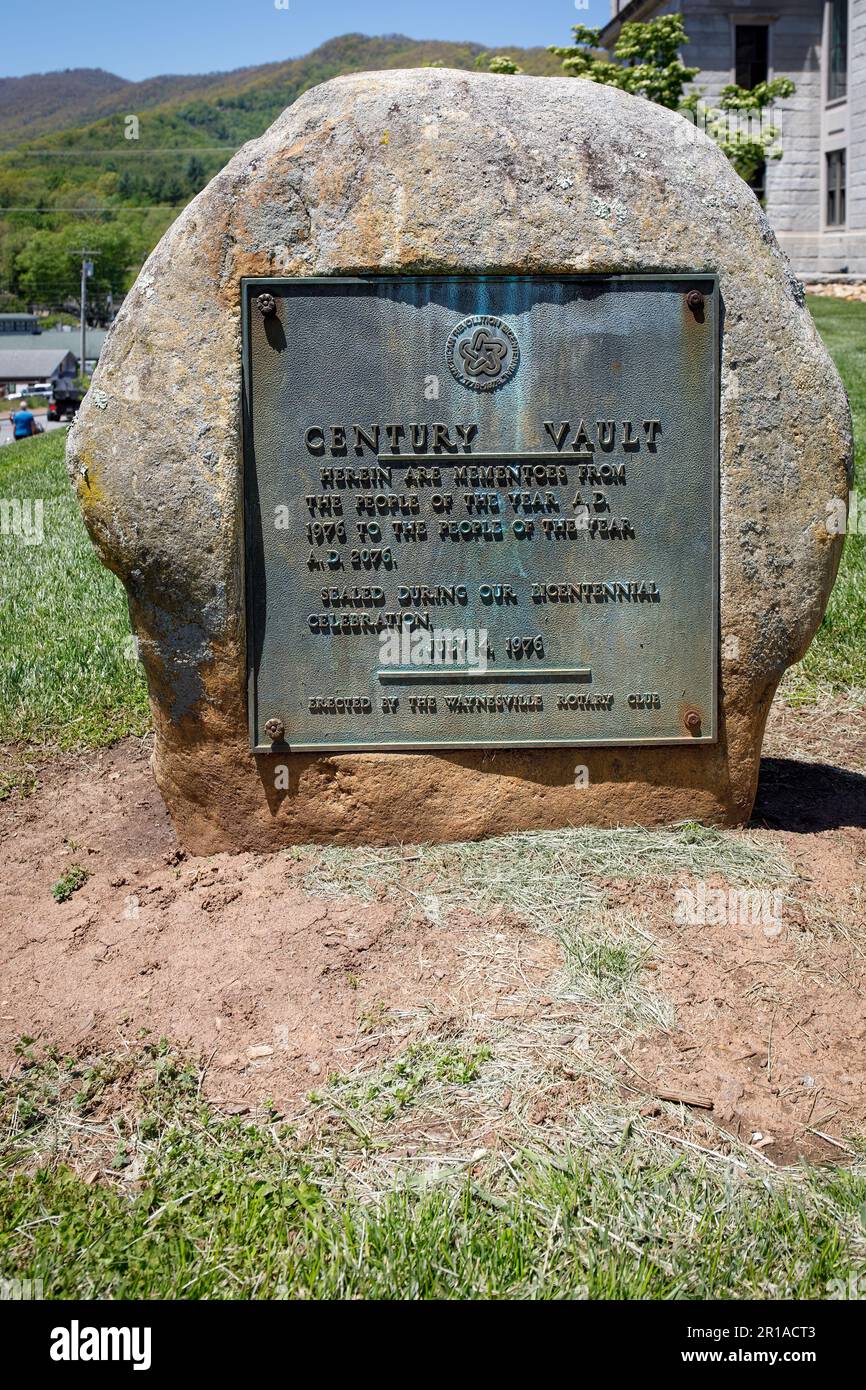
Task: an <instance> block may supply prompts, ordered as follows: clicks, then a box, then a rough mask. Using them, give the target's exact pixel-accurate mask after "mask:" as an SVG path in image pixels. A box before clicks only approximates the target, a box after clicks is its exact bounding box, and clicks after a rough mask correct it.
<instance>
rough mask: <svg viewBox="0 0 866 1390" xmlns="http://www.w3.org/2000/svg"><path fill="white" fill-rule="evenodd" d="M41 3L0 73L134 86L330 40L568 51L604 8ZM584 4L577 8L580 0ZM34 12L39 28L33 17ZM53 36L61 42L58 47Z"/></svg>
mask: <svg viewBox="0 0 866 1390" xmlns="http://www.w3.org/2000/svg"><path fill="white" fill-rule="evenodd" d="M288 3H289V8H288V10H285V9H277V8H276V5H275V3H274V0H80V3H79V4H78V5H77V6H73V7H72V8H70V5H69V0H41V3H40V4H39V6H38V7H37V10H35V11H33V13H32V14H31V15H30V17H29V18H28V19H26V20H25V19H24V18H22V25H23V28H22V34H23V35H24V37H23V38H22V41H21V42H12V41H9V34H10V33H11V32H13V30H14V27H15V26H14V25H13V26H12V28H11V29H10V26H9V25H7V26H6V27H7V42H6V43H4V44H3V45H2V52H0V75H3V76H5V77H17V76H21V75H22V74H23V73H29V72H45V71H50V70H52V69H56V68H61V67H63V68H74V67H89V68H107V69H108V70H109V71H110V72H116V73H119V74H120V76H121V77H129V78H132V79H134V80H136V81H137V80H139V79H141V78H143V77H155V76H156V75H157V74H158V73H166V72H212V71H216V70H224V69H228V68H237V67H245V66H247V65H249V64H253V63H269V62H275V61H279V60H280V59H283V58H296V57H298V56H299V55H300V54H302V53H308V52H309V51H310V49H311V48H315V47H316V46H317V45H318V44H320V43H322V42H323V41H324V40H325V39H330V38H334V37H335V36H336V35H338V34H346V33H362V34H395V33H396V34H409V35H410V36H411V37H413V38H421V39H469V40H473V41H475V42H478V43H483V44H486V45H489V46H490V47H491V48H493V47H495V48H504V47H505V46H507V44H508V43H513V44H519V45H521V46H529V45H533V44H540V45H544V44H549V43H566V42H567V41H568V39H569V36H570V30H571V25H572V24H602V23H604V21H605V20H606V19H607V18H608V16H609V14H610V5H609V0H589V5H588V8H587V9H577V7H576V4H575V0H522V3H521V0H474V3H467V0H436V3H423V0H402V3H399V0H364V2H363V3H355V4H349V3H347V2H346V0H288ZM578 3H581V4H582V3H583V0H578ZM37 14H38V22H35V21H36V15H37ZM51 34H55V35H62V39H61V40H60V42H59V43H54V42H51V41H50V40H49V39H48V36H49V35H51Z"/></svg>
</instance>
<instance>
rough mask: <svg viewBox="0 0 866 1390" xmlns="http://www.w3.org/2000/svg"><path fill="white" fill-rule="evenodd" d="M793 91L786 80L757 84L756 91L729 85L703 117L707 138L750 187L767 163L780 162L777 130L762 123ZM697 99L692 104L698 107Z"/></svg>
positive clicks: (698, 99) (750, 88) (773, 126)
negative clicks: (716, 103) (775, 103)
mask: <svg viewBox="0 0 866 1390" xmlns="http://www.w3.org/2000/svg"><path fill="white" fill-rule="evenodd" d="M795 90H796V88H795V87H794V83H793V82H792V81H791V79H790V78H789V77H777V78H775V79H774V80H773V81H772V82H759V83H758V84H757V86H755V87H749V88H746V87H738V86H737V85H736V84H735V83H733V82H732V83H729V85H728V86H727V87H725V88H724V89H723V90H722V96H721V100H720V102H719V106H718V108H717V109H712V108H711V109H710V110H708V111H706V112H705V113H704V121H705V125H706V131H707V134H708V135H709V136H710V138H711V139H712V140H715V142H716V144H717V145H718V146H719V149H721V150H722V151H724V153H725V155H727V157H728V159H729V160H730V161H731V163H732V164H733V166H734V168H735V169H736V171H737V173H738V174H739V175H740V177H741V178H743V179H745V180H746V183H752V182H753V180H755V179H756V178H757V177H758V174H759V172H760V170H761V168H762V166H763V165H764V164H765V162H766V161H767V160H768V159H781V158H782V149H781V146H780V145H779V144H778V143H777V141H778V139H779V135H780V131H779V128H778V126H775V125H773V124H772V123H770V124H767V123H766V122H765V112H766V110H767V108H768V107H771V106H772V105H773V103H774V102H776V101H778V100H779V98H781V97H789V96H792V95H793V93H794V91H795ZM699 102H700V98H699V97H698V98H697V100H696V102H695V109H696V110H697V109H698V107H699Z"/></svg>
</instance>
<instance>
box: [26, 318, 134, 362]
mask: <svg viewBox="0 0 866 1390" xmlns="http://www.w3.org/2000/svg"><path fill="white" fill-rule="evenodd" d="M107 334H108V329H106V328H88V330H87V356H88V357H89V358H90V357H98V356H99V354H100V352H101V351H102V344H103V343H104V342H105V339H106V336H107ZM80 341H81V340H80V338H79V336H78V329H77V328H73V329H70V331H69V332H68V333H67V332H64V330H63V329H62V328H49V329H46V330H45V331H44V332H43V333H33V334H25V333H4V332H3V320H2V318H0V352H2V351H4V350H5V349H7V348H8V349H14V351H15V352H20V351H21V350H22V349H23V347H24V343H25V342H26V343H27V346H28V347H31V348H33V349H38V350H40V351H45V350H47V349H48V348H51V350H52V351H57V350H58V349H59V350H60V351H61V352H71V353H74V355H75V356H76V357H77V356H78V351H79V343H80Z"/></svg>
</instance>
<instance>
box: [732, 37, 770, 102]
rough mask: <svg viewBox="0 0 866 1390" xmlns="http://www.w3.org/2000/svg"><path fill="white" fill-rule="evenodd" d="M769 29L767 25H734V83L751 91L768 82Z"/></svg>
mask: <svg viewBox="0 0 866 1390" xmlns="http://www.w3.org/2000/svg"><path fill="white" fill-rule="evenodd" d="M769 32H770V31H769V27H768V26H767V25H766V24H735V25H734V81H735V82H736V84H737V86H738V87H746V88H747V89H748V90H749V91H751V89H752V87H757V85H758V83H759V82H766V80H767V77H768V74H769V71H770V68H769V45H768V36H769Z"/></svg>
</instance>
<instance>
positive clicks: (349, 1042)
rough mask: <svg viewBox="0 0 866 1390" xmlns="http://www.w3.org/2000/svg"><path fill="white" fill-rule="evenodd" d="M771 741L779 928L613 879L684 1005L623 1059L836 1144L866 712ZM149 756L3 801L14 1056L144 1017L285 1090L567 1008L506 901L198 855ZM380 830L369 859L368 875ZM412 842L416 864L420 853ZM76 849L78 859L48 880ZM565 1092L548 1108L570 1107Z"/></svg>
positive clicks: (633, 1042)
mask: <svg viewBox="0 0 866 1390" xmlns="http://www.w3.org/2000/svg"><path fill="white" fill-rule="evenodd" d="M767 753H768V756H767V758H766V760H765V763H764V775H763V777H762V783H761V789H760V792H759V798H758V804H757V807H756V813H755V821H754V828H753V831H752V834H753V835H755V836H757V837H759V839H760V840H761V841H762V842H766V843H767V844H772V845H777V846H779V847H781V848H783V849H784V852H785V855H786V856H787V859H788V861H789V862H790V863H791V864H792V865H793V867H794V870H795V874H796V878H795V879H794V880H792V884H791V886H790V887H789V889H786V899H785V909H784V926H783V929H782V930H781V931H776V930H775V929H773V930H771V931H770V932H767V931H765V930H764V929H763V928H762V927H761V926H760V925H758V926H750V925H748V924H746V925H742V926H730V925H725V926H713V925H704V926H682V925H677V924H676V923H675V922H674V921H673V919H672V913H671V910H670V891H669V889H668V891H667V893H666V894H665V893H664V892H661V891H657V890H656V888H654V887H653V885H652V883H651V882H649V881H642V882H638V883H635V882H633V881H632V882H630V883H629V882H622V883H619V882H617V881H616V880H613V879H611V880H608V881H606V883H605V884H604V885H603V886H604V887H605V889H606V890H607V891H608V893H609V894H610V898H611V900H615V901H616V902H618V903H619V904H620V905H622V904H623V903H626V904H628V906H630V907H631V908H633V909H634V914H635V917H636V919H637V920H638V921H639V922H640V924H641V927H642V930H643V932H644V933H645V934H646V937H647V940H648V941H651V942H652V943H653V944H652V946H650V947H649V948H648V955H647V961H646V966H647V968H646V970H645V971H644V973H643V975H642V985H643V987H644V988H646V989H649V990H652V991H656V992H657V993H658V994H659V995H661V996H663V997H664V998H665V999H666V1000H667V1001H669V1003H670V1005H671V1006H672V1008H673V1016H674V1017H675V1020H676V1021H675V1024H674V1026H673V1027H670V1028H664V1027H660V1028H658V1029H652V1028H649V1029H644V1030H643V1031H642V1032H641V1034H640V1036H639V1037H637V1038H636V1039H635V1038H634V1037H631V1038H630V1039H629V1040H628V1041H627V1042H626V1041H623V1043H622V1044H621V1046H622V1049H623V1054H622V1055H623V1056H624V1057H625V1059H626V1060H625V1062H624V1064H623V1065H620V1064H619V1063H618V1062H617V1064H616V1066H615V1070H616V1071H617V1073H618V1075H619V1077H620V1079H621V1081H622V1083H623V1086H624V1091H623V1094H627V1093H628V1088H632V1094H634V1092H639V1093H643V1094H644V1099H645V1101H646V1106H647V1107H648V1111H649V1114H650V1117H651V1118H653V1123H657V1124H658V1125H659V1126H660V1127H664V1128H671V1129H673V1128H674V1127H675V1116H674V1115H672V1112H671V1111H670V1109H669V1108H668V1109H665V1108H664V1103H663V1102H662V1103H661V1104H660V1105H659V1106H656V1107H655V1108H656V1109H657V1110H658V1114H657V1116H654V1097H655V1096H657V1095H659V1094H663V1093H665V1092H673V1093H676V1092H682V1093H684V1094H687V1095H689V1094H695V1093H697V1094H698V1095H703V1096H705V1097H707V1098H708V1099H711V1100H712V1103H713V1104H712V1110H711V1111H709V1110H708V1111H707V1112H706V1114H707V1117H708V1119H709V1120H711V1123H712V1124H713V1125H715V1126H718V1127H719V1128H720V1129H721V1131H722V1132H723V1133H729V1134H731V1135H733V1136H736V1137H737V1138H738V1139H740V1140H742V1141H744V1142H746V1143H750V1142H751V1143H754V1144H755V1145H756V1146H757V1147H758V1148H759V1150H760V1151H761V1152H763V1153H765V1155H766V1156H767V1157H768V1158H769V1159H771V1161H775V1162H786V1161H789V1160H792V1159H794V1158H796V1157H797V1156H798V1155H801V1154H806V1155H809V1156H811V1157H822V1158H828V1159H829V1158H832V1159H839V1158H841V1157H843V1155H844V1152H845V1149H846V1148H847V1146H848V1141H849V1139H850V1138H852V1137H854V1136H857V1135H859V1134H862V1132H863V1128H864V1125H866V1046H864V1044H866V1009H864V994H863V982H864V974H863V966H864V962H866V955H864V949H866V931H864V930H863V928H864V926H866V922H864V917H866V913H864V910H863V909H864V884H866V777H864V775H863V773H864V770H866V744H864V720H863V713H862V711H857V710H852V709H851V708H850V707H848V706H844V707H842V706H840V707H839V708H837V709H836V710H835V712H833V713H831V714H830V715H828V714H827V712H826V711H818V712H815V711H800V712H796V713H795V712H792V711H789V710H784V709H783V710H779V711H777V712H775V713H774V716H773V719H772V721H771V728H770V735H769V738H768V744H767ZM818 757H820V761H818V760H817V759H818ZM147 758H148V748H147V743H146V741H145V742H138V741H136V740H127V741H126V742H125V743H123V744H121V745H119V746H117V747H116V748H114V749H110V750H106V751H104V752H101V753H98V754H91V755H88V756H87V757H82V758H75V759H73V758H67V759H62V760H58V761H55V762H53V763H52V764H50V765H48V766H46V767H45V768H44V769H43V770H42V771H41V772H40V775H39V787H38V789H37V790H36V791H35V792H34V793H33V794H32V795H31V796H29V797H28V798H26V799H23V800H22V799H19V798H18V797H16V796H13V797H10V798H9V799H7V800H6V801H5V802H2V803H0V835H2V843H3V857H2V866H0V911H2V924H3V926H2V933H0V1050H2V1056H3V1060H4V1064H6V1065H7V1066H8V1065H14V1045H15V1043H16V1041H17V1040H18V1039H19V1038H20V1037H21V1036H22V1035H28V1036H30V1037H34V1038H36V1039H37V1040H39V1041H40V1042H42V1043H45V1044H48V1043H50V1044H53V1045H55V1046H58V1047H59V1048H61V1049H62V1050H64V1051H70V1052H82V1051H87V1052H98V1051H99V1049H100V1048H108V1049H111V1048H116V1047H117V1046H118V1043H119V1042H120V1041H121V1040H122V1039H124V1038H126V1039H134V1038H136V1037H140V1036H143V1035H144V1034H143V1030H149V1032H148V1034H147V1036H149V1037H150V1038H151V1039H153V1038H158V1037H163V1036H164V1037H166V1038H168V1039H169V1040H170V1041H171V1042H172V1043H173V1044H176V1045H178V1046H179V1047H181V1048H183V1049H185V1050H188V1051H190V1052H192V1053H193V1054H194V1055H195V1056H198V1057H199V1058H202V1059H204V1060H205V1061H206V1063H207V1073H206V1081H205V1088H206V1091H207V1092H208V1093H209V1095H210V1096H211V1098H212V1099H213V1100H215V1101H216V1102H218V1103H221V1104H224V1105H227V1106H233V1107H235V1108H243V1107H244V1106H246V1105H255V1104H256V1103H259V1102H260V1101H261V1100H262V1099H263V1098H265V1097H268V1098H273V1100H274V1101H275V1103H276V1104H277V1105H279V1106H280V1107H281V1108H292V1107H297V1105H298V1104H300V1103H301V1102H302V1100H303V1097H304V1096H305V1094H306V1093H307V1092H308V1091H309V1090H310V1089H311V1088H314V1087H316V1086H317V1085H320V1084H321V1083H322V1082H323V1081H324V1080H325V1079H326V1077H327V1076H328V1075H329V1074H330V1073H332V1072H337V1073H346V1072H350V1071H354V1070H356V1069H358V1068H359V1067H360V1068H362V1069H363V1068H366V1067H371V1068H372V1067H373V1066H375V1065H376V1064H377V1063H379V1062H381V1061H382V1060H383V1059H384V1058H385V1057H386V1056H388V1055H389V1054H391V1053H393V1052H394V1051H395V1050H399V1049H400V1048H401V1047H402V1046H404V1045H405V1042H406V1039H408V1038H411V1037H414V1036H418V1035H419V1032H421V1031H423V1029H424V1028H426V1027H429V1028H430V1029H432V1030H434V1031H441V1030H443V1029H445V1030H448V1029H449V1028H451V1029H453V1031H454V1033H455V1035H456V1034H457V1033H459V1032H461V1031H464V1032H465V1029H466V1027H467V1022H471V1020H473V1019H475V1020H477V1019H482V1020H483V1019H488V1020H496V1021H497V1027H498V1028H499V1029H500V1031H501V1028H502V1027H503V1026H504V1027H505V1028H508V1027H511V1026H513V1027H514V1028H515V1030H518V1031H519V1027H520V1026H521V1025H522V1023H525V1019H526V1011H525V1008H524V1006H523V1005H521V1006H520V1008H519V1009H518V1011H517V1012H518V1013H519V1014H520V1015H521V1018H520V1020H518V1021H515V1022H514V1024H513V1025H512V1024H509V1022H508V1020H509V1018H511V1017H512V1013H510V1012H509V1007H510V1006H509V1000H510V999H511V998H512V996H515V997H516V996H518V995H519V996H520V997H521V998H522V999H526V998H527V997H530V996H531V997H532V999H534V1000H535V1001H536V1003H537V1002H538V1001H541V1002H540V1005H539V1008H540V1010H541V1012H542V1013H543V1012H544V1010H545V1009H546V1008H549V1006H552V998H551V997H548V996H547V992H548V991H549V994H550V996H553V995H554V994H555V993H556V979H557V976H558V974H559V972H560V970H561V968H562V963H563V962H562V957H561V952H560V950H559V948H558V947H557V945H556V944H555V942H554V941H553V940H552V939H551V938H546V937H545V936H544V935H543V934H539V932H538V931H537V930H534V929H532V928H530V927H528V926H527V925H526V924H525V923H523V922H521V921H520V919H519V917H517V916H516V915H515V914H514V913H508V912H503V911H491V913H489V914H488V915H486V916H485V915H483V914H479V913H477V912H476V913H472V912H469V911H466V912H461V913H458V914H457V915H455V914H454V912H450V913H449V914H448V915H447V917H444V918H442V919H441V920H440V919H439V918H438V917H437V915H436V914H435V913H433V914H431V913H429V912H428V911H426V910H425V908H424V904H423V901H422V900H421V898H420V897H419V899H418V903H417V910H412V908H411V904H410V910H408V911H407V910H398V909H397V907H395V904H394V901H393V897H392V896H389V895H388V894H387V893H386V892H385V890H384V888H383V890H382V893H381V896H380V898H379V900H376V898H375V896H374V898H373V900H372V901H363V900H361V899H359V898H357V897H353V896H348V895H344V896H334V895H328V896H322V895H319V894H317V893H312V892H310V891H308V888H305V880H306V879H307V877H308V874H309V872H310V870H311V869H314V868H315V867H316V863H317V860H316V856H317V853H318V852H317V851H316V850H310V851H308V852H303V851H294V850H291V851H284V852H282V853H279V854H275V855H268V856H265V855H260V856H256V855H235V856H226V855H221V856H215V857H212V858H207V859H195V858H187V857H186V856H185V855H184V854H183V852H182V851H181V850H180V848H179V846H178V844H177V841H176V837H175V835H174V832H173V829H172V827H171V825H170V823H169V820H168V817H167V815H166V813H165V810H164V808H163V806H162V803H161V801H160V798H159V796H158V793H157V792H156V789H155V787H154V784H153V781H152V779H151V776H150V772H149V769H148V763H147ZM731 833H733V834H736V833H737V832H731ZM356 853H358V854H361V855H362V856H363V855H364V853H365V852H364V851H356ZM382 853H383V851H380V850H375V849H373V850H370V851H369V862H368V863H367V862H366V861H365V862H364V863H362V864H361V867H362V868H364V869H366V868H369V877H370V880H372V882H373V883H374V884H375V881H376V875H377V863H378V862H379V856H380V855H381V854H382ZM393 853H394V852H393V851H390V852H389V854H390V855H391V857H392V859H393ZM402 853H404V854H405V857H406V863H407V869H408V868H409V867H410V866H411V865H412V863H413V859H417V855H414V856H413V852H412V850H411V849H407V850H405V851H403V852H402ZM77 867H80V868H81V869H83V870H85V871H86V879H85V881H84V882H83V884H82V885H81V886H80V887H79V888H78V889H77V890H75V891H73V892H71V895H70V896H69V897H68V899H67V900H66V901H64V902H57V901H55V900H54V898H53V896H52V887H53V885H55V884H56V883H57V882H58V881H59V880H61V879H62V878H63V877H64V876H65V875H68V874H69V872H70V870H71V869H73V868H77ZM79 877H80V875H79ZM723 883H724V880H722V879H720V880H719V884H720V885H723ZM494 954H495V957H496V968H495V969H494V968H488V967H487V966H486V965H485V964H484V962H485V961H491V960H492V959H493V955H494ZM503 962H504V964H503ZM386 1012H387V1016H388V1026H387V1027H384V1026H382V1020H383V1018H384V1015H385V1013H386ZM579 1012H580V1010H579V1008H577V1009H575V1007H573V1006H570V1008H569V1011H568V1013H569V1018H570V1020H571V1024H570V1028H569V1029H567V1030H566V1031H565V1032H564V1033H563V1035H562V1043H563V1049H564V1050H563V1054H562V1055H563V1058H564V1063H563V1070H564V1074H565V1076H566V1077H568V1076H573V1075H574V1072H573V1066H574V1065H575V1063H574V1051H573V1048H572V1042H573V1039H574V1036H575V1033H574V1026H575V1023H576V1024H578V1025H579V1024H580V1022H581V1020H580V1018H579V1016H578V1015H579ZM514 1017H515V1018H516V1015H515V1016H514ZM602 1050H603V1048H602ZM566 1063H567V1064H568V1065H565V1064H566ZM570 1068H571V1070H570ZM572 1090H574V1088H573V1087H572ZM555 1092H556V1086H555V1085H552V1087H551V1097H552V1101H551V1105H550V1106H546V1105H541V1106H540V1107H535V1108H534V1111H533V1113H534V1114H536V1116H537V1119H536V1120H533V1122H537V1123H538V1124H545V1123H549V1122H557V1116H556V1102H555ZM575 1094H576V1093H575ZM574 1099H575V1096H574V1095H572V1096H571V1100H572V1101H573V1100H574ZM690 1113H695V1112H694V1110H692V1111H691V1112H690ZM530 1118H532V1117H530ZM756 1136H757V1137H756ZM833 1141H835V1143H834V1142H833Z"/></svg>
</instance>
